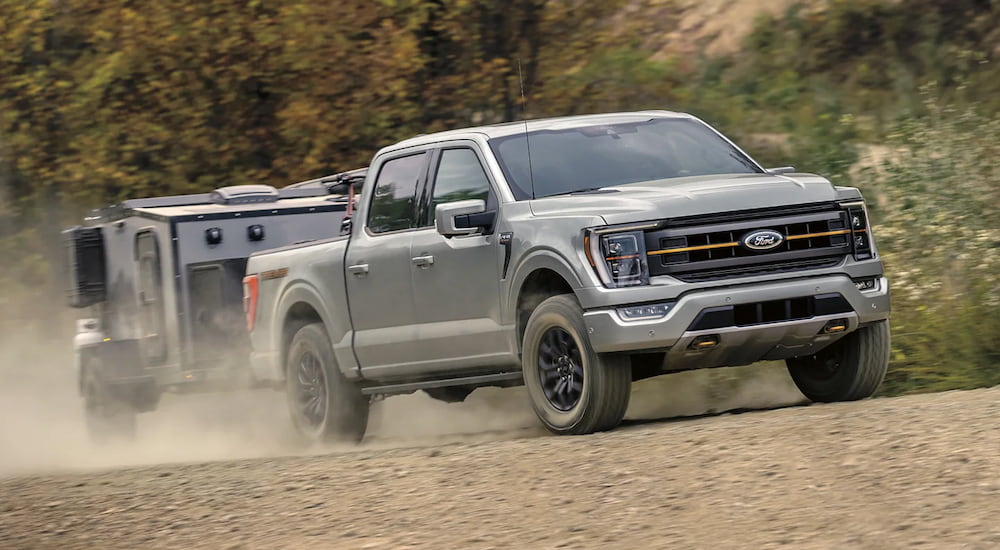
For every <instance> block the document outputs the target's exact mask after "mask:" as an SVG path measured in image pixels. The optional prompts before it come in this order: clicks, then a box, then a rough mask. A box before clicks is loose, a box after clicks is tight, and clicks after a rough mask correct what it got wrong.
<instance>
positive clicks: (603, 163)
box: [490, 118, 761, 200]
mask: <svg viewBox="0 0 1000 550" xmlns="http://www.w3.org/2000/svg"><path fill="white" fill-rule="evenodd" d="M528 146H530V155H531V157H530V158H531V162H530V169H529V162H528V158H529V157H528V153H529V151H528ZM490 147H491V148H492V149H493V153H494V155H496V157H497V160H499V161H500V166H501V168H502V169H503V171H504V175H505V176H506V177H507V181H508V182H510V184H511V187H512V191H513V192H514V196H515V197H516V198H517V199H518V200H524V199H528V198H531V197H532V196H534V197H535V198H540V197H548V196H552V195H561V194H564V193H573V192H576V191H584V190H591V189H599V188H602V187H610V186H613V185H622V184H625V183H634V182H639V181H652V180H660V179H666V178H679V177H684V176H704V175H710V174H750V173H760V172H761V169H760V168H759V167H758V166H757V165H756V164H754V162H753V161H752V160H750V159H749V158H748V157H747V156H746V155H744V154H743V153H741V152H740V151H739V150H737V149H736V148H735V147H733V146H732V145H730V144H729V143H728V142H727V141H726V140H725V139H723V138H722V137H720V136H719V135H718V134H716V133H715V131H713V130H712V129H711V128H709V127H708V126H706V125H705V124H703V123H701V122H699V121H697V120H691V119H671V118H653V119H650V120H645V121H641V122H626V123H622V124H607V125H600V126H584V127H581V128H571V129H567V130H539V131H536V132H530V133H528V134H527V135H525V134H515V135H511V136H505V137H502V138H494V139H491V140H490ZM532 188H533V189H534V192H532Z"/></svg>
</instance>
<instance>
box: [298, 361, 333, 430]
mask: <svg viewBox="0 0 1000 550" xmlns="http://www.w3.org/2000/svg"><path fill="white" fill-rule="evenodd" d="M295 376H296V378H297V382H298V383H297V384H296V385H295V388H296V390H297V393H296V395H295V402H296V403H297V404H298V407H299V414H300V415H301V416H300V418H301V419H302V420H303V421H304V423H305V424H306V425H305V426H304V427H305V428H307V429H312V430H318V429H320V428H321V427H322V426H323V423H324V422H325V421H326V412H327V407H329V404H328V402H327V390H326V375H325V374H324V373H323V366H322V365H321V364H320V361H319V358H318V357H316V355H315V354H314V353H313V352H312V350H307V351H305V352H303V353H302V355H301V356H300V357H299V362H298V366H297V367H296V369H295Z"/></svg>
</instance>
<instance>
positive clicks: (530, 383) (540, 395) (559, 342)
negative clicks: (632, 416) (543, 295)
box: [521, 294, 632, 435]
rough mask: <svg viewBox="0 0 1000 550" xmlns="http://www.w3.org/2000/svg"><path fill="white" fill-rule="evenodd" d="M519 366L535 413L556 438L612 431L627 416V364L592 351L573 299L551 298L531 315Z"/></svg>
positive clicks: (629, 384) (629, 371) (568, 296)
mask: <svg viewBox="0 0 1000 550" xmlns="http://www.w3.org/2000/svg"><path fill="white" fill-rule="evenodd" d="M521 362H522V369H523V374H524V384H525V386H527V388H528V395H529V396H530V397H531V403H532V405H533V406H534V409H535V413H536V414H537V415H538V418H539V420H541V421H542V423H543V424H545V427H546V428H548V429H549V431H551V432H552V433H555V434H560V435H562V434H567V435H579V434H589V433H593V432H599V431H603V430H610V429H612V428H614V427H616V426H618V424H619V423H620V422H621V421H622V418H623V417H624V416H625V410H626V409H627V408H628V402H629V397H630V392H631V387H632V369H631V368H630V365H629V362H628V359H626V358H624V357H621V356H614V355H603V354H598V353H597V352H595V351H594V350H593V348H591V347H590V340H589V339H588V338H587V326H586V325H585V324H584V321H583V310H582V309H581V308H580V304H579V302H577V301H576V298H575V297H574V296H573V295H572V294H565V295H561V296H553V297H551V298H549V299H547V300H545V301H544V302H542V303H541V304H540V305H539V306H538V307H537V308H536V309H535V311H534V312H532V314H531V317H530V318H529V319H528V324H527V327H526V328H525V331H524V345H523V346H522V359H521Z"/></svg>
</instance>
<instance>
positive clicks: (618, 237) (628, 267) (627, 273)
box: [585, 231, 649, 288]
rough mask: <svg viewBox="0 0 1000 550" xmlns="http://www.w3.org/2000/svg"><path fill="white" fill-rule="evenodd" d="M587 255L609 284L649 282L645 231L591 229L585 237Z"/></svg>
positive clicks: (621, 285)
mask: <svg viewBox="0 0 1000 550" xmlns="http://www.w3.org/2000/svg"><path fill="white" fill-rule="evenodd" d="M585 240H586V246H587V247H588V250H587V257H588V258H589V259H590V261H591V263H592V264H593V266H594V269H595V270H596V271H597V275H598V276H599V277H600V278H601V282H602V283H604V286H606V287H608V288H617V287H623V286H639V285H648V284H649V266H648V265H647V264H646V238H645V234H644V233H643V232H642V231H623V232H619V233H596V232H595V233H592V234H588V235H587V237H586V239H585Z"/></svg>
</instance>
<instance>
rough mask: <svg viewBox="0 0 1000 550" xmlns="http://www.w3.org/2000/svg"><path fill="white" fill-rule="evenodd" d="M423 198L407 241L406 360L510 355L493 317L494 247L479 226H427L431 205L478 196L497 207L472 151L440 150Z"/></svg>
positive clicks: (466, 361)
mask: <svg viewBox="0 0 1000 550" xmlns="http://www.w3.org/2000/svg"><path fill="white" fill-rule="evenodd" d="M432 164H433V165H434V166H432V167H431V168H432V169H431V171H430V172H431V177H430V180H431V184H430V185H429V186H428V188H429V191H430V193H429V195H428V196H429V200H426V201H425V203H426V204H425V206H424V208H423V212H422V216H421V222H422V223H421V225H422V226H423V227H422V228H421V229H420V230H418V231H416V232H414V233H413V240H412V241H411V243H410V262H411V263H410V272H411V273H412V278H413V300H414V304H415V306H416V318H417V334H416V342H415V345H414V346H413V351H412V360H413V362H414V363H415V365H416V366H417V367H418V368H419V369H420V371H421V372H429V371H435V370H436V371H442V370H449V371H457V370H465V369H478V368H490V367H495V366H499V365H502V364H506V363H509V362H510V361H511V360H512V356H511V354H510V350H509V349H508V345H507V339H506V332H505V331H504V330H503V327H502V326H501V324H500V263H501V262H502V254H503V252H502V247H501V246H499V245H498V244H497V236H496V232H495V231H494V230H493V228H486V229H484V230H482V231H480V232H479V233H476V234H473V235H467V236H456V237H447V238H446V237H444V236H443V235H441V234H440V233H438V232H437V230H436V229H435V228H434V223H435V216H434V209H435V207H436V206H437V205H438V204H444V203H448V202H453V201H461V200H470V199H480V200H483V201H485V202H486V209H487V211H492V212H497V210H498V201H497V194H496V192H495V191H494V189H493V187H492V184H491V183H490V180H489V178H488V177H487V175H486V171H485V170H484V169H483V163H482V162H481V159H480V157H479V155H478V154H477V152H476V150H475V149H473V148H472V147H467V146H456V147H449V148H444V149H442V150H441V151H440V152H439V153H438V154H437V155H435V159H434V160H433V161H432Z"/></svg>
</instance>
